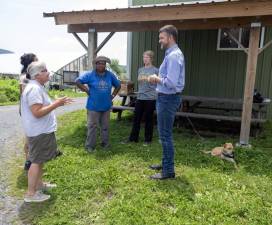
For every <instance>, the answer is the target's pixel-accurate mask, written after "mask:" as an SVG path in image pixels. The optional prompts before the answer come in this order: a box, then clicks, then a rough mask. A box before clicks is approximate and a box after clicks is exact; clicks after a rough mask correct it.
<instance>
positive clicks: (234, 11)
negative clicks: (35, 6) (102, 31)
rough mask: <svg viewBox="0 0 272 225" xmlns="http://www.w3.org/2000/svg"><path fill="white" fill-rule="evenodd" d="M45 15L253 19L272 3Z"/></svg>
mask: <svg viewBox="0 0 272 225" xmlns="http://www.w3.org/2000/svg"><path fill="white" fill-rule="evenodd" d="M43 15H44V17H54V18H55V21H56V24H57V25H61V24H84V23H97V24H99V23H101V24H103V23H124V22H145V21H171V20H192V19H193V20H195V19H216V18H235V17H252V16H265V15H272V1H271V0H251V1H226V2H210V3H197V4H196V3H194V4H179V5H168V6H156V7H155V6H152V7H150V6H148V7H135V8H124V9H106V10H91V11H73V12H56V13H44V14H43Z"/></svg>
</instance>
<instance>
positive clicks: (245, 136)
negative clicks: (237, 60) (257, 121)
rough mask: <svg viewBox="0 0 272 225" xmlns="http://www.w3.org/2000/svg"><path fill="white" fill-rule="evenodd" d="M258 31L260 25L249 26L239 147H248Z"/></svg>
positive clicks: (257, 50)
mask: <svg viewBox="0 0 272 225" xmlns="http://www.w3.org/2000/svg"><path fill="white" fill-rule="evenodd" d="M260 31H261V24H260V23H252V24H251V28H250V39H249V49H248V57H247V71H246V79H245V89H244V101H243V112H242V123H241V131H240V145H241V146H248V145H249V135H250V123H251V114H252V103H253V92H254V85H255V78H256V71H257V61H258V52H259V41H260Z"/></svg>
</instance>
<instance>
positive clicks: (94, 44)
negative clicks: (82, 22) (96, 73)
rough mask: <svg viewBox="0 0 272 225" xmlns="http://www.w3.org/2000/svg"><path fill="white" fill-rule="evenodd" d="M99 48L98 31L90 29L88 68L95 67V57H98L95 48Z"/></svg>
mask: <svg viewBox="0 0 272 225" xmlns="http://www.w3.org/2000/svg"><path fill="white" fill-rule="evenodd" d="M96 48H97V32H96V31H95V30H94V29H90V30H89V32H88V69H89V70H91V69H93V59H94V58H95V57H96V53H95V50H96Z"/></svg>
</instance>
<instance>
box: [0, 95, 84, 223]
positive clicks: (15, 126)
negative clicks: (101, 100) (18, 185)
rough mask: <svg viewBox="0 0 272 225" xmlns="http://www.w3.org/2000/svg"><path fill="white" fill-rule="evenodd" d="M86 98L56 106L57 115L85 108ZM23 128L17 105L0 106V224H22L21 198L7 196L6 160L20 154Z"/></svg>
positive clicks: (21, 153)
mask: <svg viewBox="0 0 272 225" xmlns="http://www.w3.org/2000/svg"><path fill="white" fill-rule="evenodd" d="M85 102H86V98H76V99H75V102H74V103H73V104H71V105H67V106H65V107H61V108H58V109H57V110H56V114H57V115H61V114H64V113H67V112H71V111H75V110H78V109H84V108H85ZM22 138H23V129H22V124H21V119H20V116H19V114H18V106H17V105H15V106H0V225H9V224H24V223H23V222H21V221H20V220H19V219H18V218H17V215H18V209H19V208H20V207H21V205H22V203H23V202H22V200H17V199H14V198H13V197H11V196H8V194H7V193H8V188H9V187H8V184H7V171H6V170H5V168H6V166H7V163H8V161H10V160H12V159H13V158H15V157H16V156H22V155H23V151H22Z"/></svg>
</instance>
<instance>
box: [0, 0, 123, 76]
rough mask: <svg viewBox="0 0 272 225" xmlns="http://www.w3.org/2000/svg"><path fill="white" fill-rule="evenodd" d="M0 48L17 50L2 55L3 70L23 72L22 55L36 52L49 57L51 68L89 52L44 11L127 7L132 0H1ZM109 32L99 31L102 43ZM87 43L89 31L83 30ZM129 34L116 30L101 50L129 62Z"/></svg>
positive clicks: (41, 58) (83, 37) (48, 63)
mask: <svg viewBox="0 0 272 225" xmlns="http://www.w3.org/2000/svg"><path fill="white" fill-rule="evenodd" d="M0 2H1V7H0V49H7V50H10V51H13V52H14V54H8V55H0V72H11V73H19V71H20V69H21V65H20V61H19V58H20V56H21V55H22V54H23V53H28V52H33V53H35V54H36V55H38V57H39V59H40V60H42V61H45V62H46V64H47V67H48V69H49V70H53V71H56V70H57V69H59V68H60V67H61V66H63V65H65V64H66V63H69V62H70V61H72V60H73V59H75V58H77V57H79V56H81V55H83V54H85V53H86V52H85V50H84V49H83V48H82V46H81V45H80V44H79V43H78V41H77V40H76V39H75V38H74V37H73V35H72V34H69V33H67V27H66V26H63V25H55V22H54V19H53V18H43V12H58V11H70V10H83V9H84V10H88V9H104V8H116V7H118V8H124V7H127V4H128V0H46V1H45V0H43V1H42V0H12V1H4V0H0ZM107 34H108V33H99V34H98V44H99V43H100V42H101V41H102V40H103V39H104V38H105V37H106V36H107ZM80 37H81V38H82V39H83V41H84V42H85V43H86V44H87V35H86V34H80ZM126 48H127V34H126V33H116V34H114V36H113V37H112V38H111V40H110V41H109V42H108V43H107V44H106V45H105V46H104V48H103V49H102V50H101V51H100V54H104V55H107V56H108V57H110V58H117V59H119V60H120V63H121V64H126Z"/></svg>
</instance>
